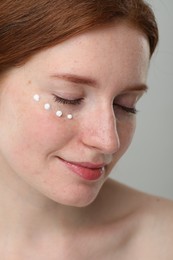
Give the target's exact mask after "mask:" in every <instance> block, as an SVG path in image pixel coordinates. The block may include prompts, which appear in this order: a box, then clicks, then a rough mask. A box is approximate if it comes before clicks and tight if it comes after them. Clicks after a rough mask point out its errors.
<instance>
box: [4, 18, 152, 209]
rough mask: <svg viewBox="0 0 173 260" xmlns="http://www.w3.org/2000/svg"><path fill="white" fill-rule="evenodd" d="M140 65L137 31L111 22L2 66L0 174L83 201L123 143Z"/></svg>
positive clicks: (143, 68)
mask: <svg viewBox="0 0 173 260" xmlns="http://www.w3.org/2000/svg"><path fill="white" fill-rule="evenodd" d="M148 65H149V46H148V42H147V39H146V38H145V36H144V35H143V34H142V33H141V32H140V31H138V30H137V29H134V28H133V27H130V26H128V25H127V24H125V23H119V24H116V25H112V26H105V27H103V28H100V29H96V30H93V31H89V32H87V33H84V34H81V35H79V36H76V37H73V38H71V39H69V40H67V41H65V42H63V43H62V44H59V45H57V46H55V47H52V48H49V49H47V50H43V51H42V52H40V53H38V54H37V55H35V56H34V57H33V58H32V59H31V60H30V61H28V62H27V63H26V64H25V65H23V66H21V67H17V68H14V69H12V70H10V71H9V72H8V74H7V75H6V77H5V79H3V81H2V82H1V94H0V124H1V127H0V136H1V139H0V162H1V170H2V172H3V173H4V175H5V176H7V178H8V177H9V178H11V177H10V176H13V178H15V179H16V180H17V182H16V183H18V184H17V185H18V186H19V187H18V188H19V190H20V187H21V186H23V185H25V186H26V187H25V188H30V189H31V190H32V189H34V190H35V191H37V192H38V191H39V192H40V193H41V194H43V195H45V196H46V197H48V198H50V199H52V200H54V201H56V202H58V203H61V204H65V205H71V206H86V205H88V204H89V203H91V202H92V201H93V200H94V199H95V197H96V196H97V194H98V192H99V190H100V188H101V186H102V185H103V183H104V182H105V180H106V178H107V177H108V174H109V172H110V169H111V168H112V167H113V166H114V165H115V164H116V162H117V161H118V160H119V158H120V157H121V156H122V155H123V154H124V152H125V151H126V150H127V148H128V146H129V145H130V142H131V139H132V136H133V134H134V130H135V106H136V102H137V100H138V99H139V98H140V97H141V96H142V94H143V93H144V92H145V82H146V75H147V70H148ZM35 94H38V95H39V96H40V100H39V101H35V100H34V99H33V96H34V95H35ZM46 103H48V104H50V106H51V107H50V110H46V109H45V108H44V105H45V104H46ZM57 111H62V112H63V115H62V116H61V117H58V116H57V115H56V112H57ZM69 114H71V115H72V116H73V118H72V119H71V120H70V119H68V118H67V115H69ZM14 176H15V177H14ZM19 180H20V181H19ZM19 183H20V184H19ZM33 192H34V191H33Z"/></svg>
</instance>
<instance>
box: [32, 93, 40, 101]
mask: <svg viewBox="0 0 173 260" xmlns="http://www.w3.org/2000/svg"><path fill="white" fill-rule="evenodd" d="M33 99H34V100H35V101H36V102H38V101H40V96H39V95H38V94H35V95H34V96H33Z"/></svg>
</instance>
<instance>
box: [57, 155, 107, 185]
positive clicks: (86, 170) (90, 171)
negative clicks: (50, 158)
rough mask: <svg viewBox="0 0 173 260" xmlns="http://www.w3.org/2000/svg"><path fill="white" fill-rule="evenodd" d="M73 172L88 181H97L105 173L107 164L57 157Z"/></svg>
mask: <svg viewBox="0 0 173 260" xmlns="http://www.w3.org/2000/svg"><path fill="white" fill-rule="evenodd" d="M57 158H58V159H59V160H60V161H61V162H62V163H63V164H64V165H65V166H66V167H67V168H68V169H69V170H70V171H71V172H72V173H75V174H76V175H78V176H79V177H80V178H82V179H84V180H88V181H96V180H98V179H100V178H101V177H102V176H103V175H104V173H105V164H93V163H90V162H80V163H77V162H70V161H66V160H64V159H62V158H60V157H57Z"/></svg>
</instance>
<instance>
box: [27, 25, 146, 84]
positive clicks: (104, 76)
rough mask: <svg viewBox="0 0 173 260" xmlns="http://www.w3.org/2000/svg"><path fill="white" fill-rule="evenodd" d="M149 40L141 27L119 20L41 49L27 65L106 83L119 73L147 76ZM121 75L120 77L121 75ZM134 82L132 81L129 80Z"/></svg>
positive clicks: (125, 76)
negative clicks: (79, 75) (90, 77)
mask: <svg viewBox="0 0 173 260" xmlns="http://www.w3.org/2000/svg"><path fill="white" fill-rule="evenodd" d="M149 55H150V54H149V44H148V40H147V38H146V36H145V34H143V33H142V32H141V31H140V30H138V29H137V28H135V27H133V26H131V25H129V24H127V23H125V22H120V23H116V24H111V25H109V26H104V27H100V28H97V29H93V30H90V31H88V32H85V33H83V34H80V35H77V36H75V37H72V38H70V39H69V40H66V41H65V42H62V43H61V44H58V45H56V46H54V47H51V48H48V49H47V50H44V51H41V52H40V53H38V54H37V55H35V56H34V57H33V59H31V61H30V64H29V66H31V68H32V66H35V67H36V68H37V70H33V69H32V71H33V73H34V71H35V73H37V74H38V73H39V71H38V70H39V69H40V70H41V71H42V75H44V74H45V73H56V72H62V73H63V72H66V73H68V72H69V73H74V74H75V73H76V72H78V73H79V74H81V75H85V76H89V75H91V76H92V77H96V78H97V79H99V80H104V81H106V82H108V81H109V80H111V81H114V80H116V79H118V78H119V76H121V77H120V78H121V80H122V79H123V78H124V80H125V79H128V80H129V78H130V80H134V81H135V80H136V79H137V78H139V77H141V80H143V79H142V78H145V77H146V73H147V69H148V63H149ZM122 76H123V77H122ZM132 84H133V83H132Z"/></svg>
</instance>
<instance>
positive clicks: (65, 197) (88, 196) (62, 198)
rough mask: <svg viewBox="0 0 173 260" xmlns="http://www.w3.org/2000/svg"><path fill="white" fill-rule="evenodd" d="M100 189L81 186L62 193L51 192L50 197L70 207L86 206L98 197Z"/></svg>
mask: <svg viewBox="0 0 173 260" xmlns="http://www.w3.org/2000/svg"><path fill="white" fill-rule="evenodd" d="M99 191H100V189H92V188H86V187H85V188H79V187H78V189H76V190H71V189H70V190H68V191H66V192H63V193H61V194H57V192H54V193H53V194H49V195H48V197H49V199H51V200H53V201H54V202H56V203H58V204H61V205H64V206H70V207H86V206H88V205H90V204H91V203H92V202H93V201H94V200H95V199H96V197H97V195H98V193H99Z"/></svg>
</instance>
